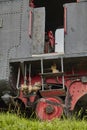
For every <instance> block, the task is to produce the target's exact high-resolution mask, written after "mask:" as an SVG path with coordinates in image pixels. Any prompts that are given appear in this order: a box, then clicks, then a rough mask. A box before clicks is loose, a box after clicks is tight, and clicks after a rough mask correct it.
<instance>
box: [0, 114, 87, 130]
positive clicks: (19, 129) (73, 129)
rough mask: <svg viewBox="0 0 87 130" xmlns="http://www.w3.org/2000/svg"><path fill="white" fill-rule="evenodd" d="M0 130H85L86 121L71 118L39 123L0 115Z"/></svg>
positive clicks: (12, 115) (10, 115) (9, 115)
mask: <svg viewBox="0 0 87 130" xmlns="http://www.w3.org/2000/svg"><path fill="white" fill-rule="evenodd" d="M0 130H87V121H86V120H81V121H80V120H76V119H74V118H73V119H63V120H59V119H55V120H52V121H45V122H41V121H39V120H37V119H26V118H23V117H18V116H17V115H15V114H10V113H0Z"/></svg>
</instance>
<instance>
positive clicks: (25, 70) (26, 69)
mask: <svg viewBox="0 0 87 130" xmlns="http://www.w3.org/2000/svg"><path fill="white" fill-rule="evenodd" d="M24 71H25V74H24V84H26V71H27V68H26V64H25V69H24Z"/></svg>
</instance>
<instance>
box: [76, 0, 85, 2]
mask: <svg viewBox="0 0 87 130" xmlns="http://www.w3.org/2000/svg"><path fill="white" fill-rule="evenodd" d="M78 2H87V0H78Z"/></svg>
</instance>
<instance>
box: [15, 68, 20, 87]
mask: <svg viewBox="0 0 87 130" xmlns="http://www.w3.org/2000/svg"><path fill="white" fill-rule="evenodd" d="M19 79H20V67H19V68H18V76H17V84H16V88H17V89H19Z"/></svg>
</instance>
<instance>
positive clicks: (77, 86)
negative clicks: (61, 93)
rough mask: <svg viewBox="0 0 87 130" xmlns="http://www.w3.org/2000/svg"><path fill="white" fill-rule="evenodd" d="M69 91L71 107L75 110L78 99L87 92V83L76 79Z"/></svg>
mask: <svg viewBox="0 0 87 130" xmlns="http://www.w3.org/2000/svg"><path fill="white" fill-rule="evenodd" d="M69 92H70V95H71V103H70V104H71V106H70V107H71V108H70V110H73V109H74V107H75V105H76V103H77V101H78V100H79V99H80V98H81V97H82V96H83V95H85V94H87V83H82V82H81V81H76V82H73V83H72V84H71V86H70V87H69Z"/></svg>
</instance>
